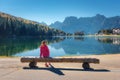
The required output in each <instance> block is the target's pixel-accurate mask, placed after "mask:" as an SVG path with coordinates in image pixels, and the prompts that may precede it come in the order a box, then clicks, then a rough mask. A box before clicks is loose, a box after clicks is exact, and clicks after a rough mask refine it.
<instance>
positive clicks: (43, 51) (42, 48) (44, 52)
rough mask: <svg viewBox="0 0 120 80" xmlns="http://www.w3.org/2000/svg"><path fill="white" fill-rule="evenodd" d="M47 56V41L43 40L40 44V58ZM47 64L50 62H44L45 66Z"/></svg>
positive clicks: (48, 53)
mask: <svg viewBox="0 0 120 80" xmlns="http://www.w3.org/2000/svg"><path fill="white" fill-rule="evenodd" d="M49 56H50V52H49V48H48V46H47V41H45V40H44V41H42V43H41V46H40V58H49ZM47 63H48V64H47ZM48 65H50V62H45V66H46V67H49V66H48Z"/></svg>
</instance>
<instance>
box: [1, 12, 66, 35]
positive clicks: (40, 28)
mask: <svg viewBox="0 0 120 80" xmlns="http://www.w3.org/2000/svg"><path fill="white" fill-rule="evenodd" d="M64 34H65V32H63V31H60V30H57V29H54V28H50V27H48V26H47V25H43V24H40V23H38V22H35V21H31V20H26V19H23V18H20V17H15V16H12V15H9V14H6V13H2V12H0V36H53V35H64Z"/></svg>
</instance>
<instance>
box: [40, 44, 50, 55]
mask: <svg viewBox="0 0 120 80" xmlns="http://www.w3.org/2000/svg"><path fill="white" fill-rule="evenodd" d="M49 55H50V52H49V49H48V47H47V45H42V46H40V57H49Z"/></svg>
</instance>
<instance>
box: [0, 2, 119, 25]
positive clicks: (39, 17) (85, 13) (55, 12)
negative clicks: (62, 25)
mask: <svg viewBox="0 0 120 80" xmlns="http://www.w3.org/2000/svg"><path fill="white" fill-rule="evenodd" d="M0 11H1V12H4V13H8V14H11V15H14V16H17V17H22V18H25V19H28V20H33V21H37V22H45V23H47V24H48V25H49V24H51V23H54V22H55V21H61V22H63V21H64V19H65V17H68V16H76V17H78V18H79V17H92V16H95V15H96V14H101V15H105V16H106V17H112V16H119V15H120V0H0Z"/></svg>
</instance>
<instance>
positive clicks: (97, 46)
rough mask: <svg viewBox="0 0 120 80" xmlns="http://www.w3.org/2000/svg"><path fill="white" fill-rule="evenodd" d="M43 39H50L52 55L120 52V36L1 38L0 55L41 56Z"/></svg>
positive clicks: (49, 44) (49, 45)
mask: <svg viewBox="0 0 120 80" xmlns="http://www.w3.org/2000/svg"><path fill="white" fill-rule="evenodd" d="M42 40H47V41H48V47H49V49H50V56H51V57H59V56H76V55H101V54H118V53H120V37H100V36H99V37H95V36H83V37H49V38H46V37H44V38H40V37H39V38H38V37H34V38H33V37H32V38H25V37H22V38H4V39H3V38H0V56H20V57H21V56H39V54H40V49H39V46H40V44H41V41H42Z"/></svg>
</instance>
